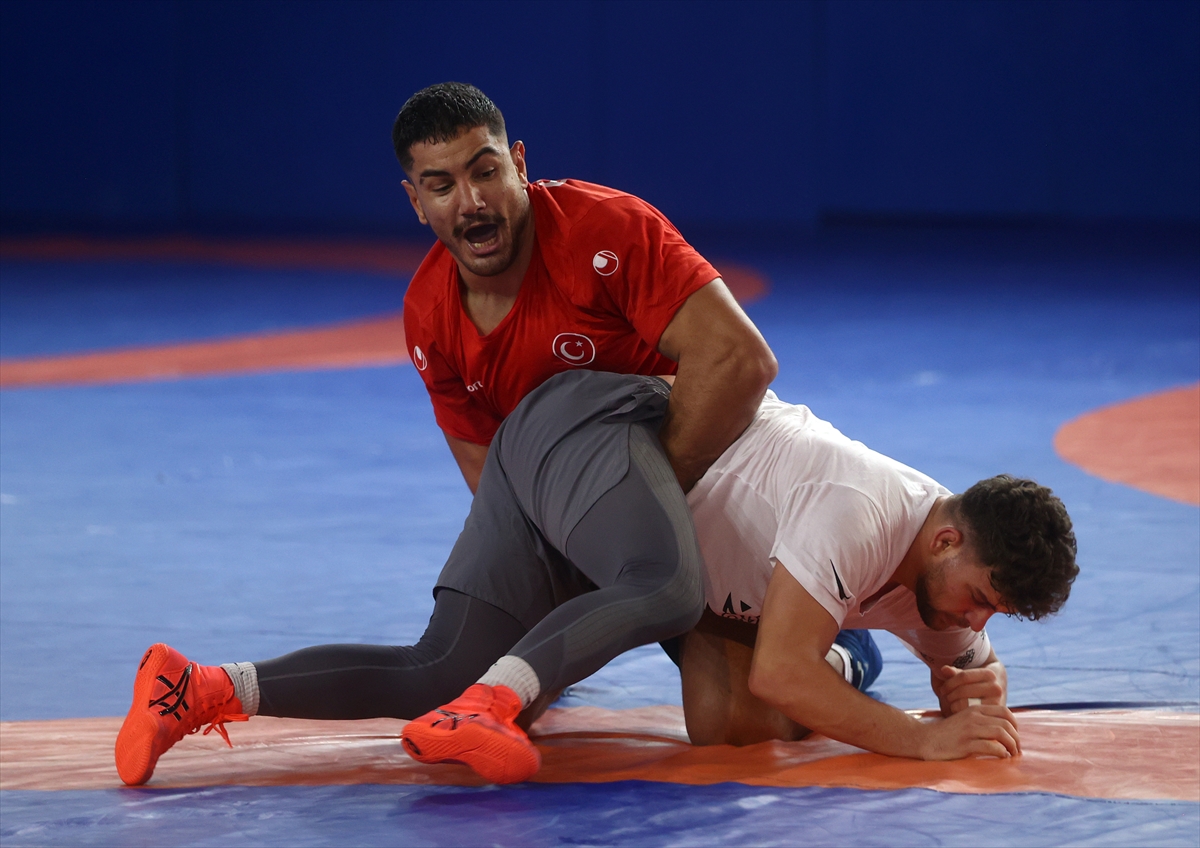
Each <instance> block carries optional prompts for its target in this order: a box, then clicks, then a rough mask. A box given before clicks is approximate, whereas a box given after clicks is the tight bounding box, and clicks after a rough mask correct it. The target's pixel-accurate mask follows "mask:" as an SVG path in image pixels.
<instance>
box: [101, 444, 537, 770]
mask: <svg viewBox="0 0 1200 848" xmlns="http://www.w3.org/2000/svg"><path fill="white" fill-rule="evenodd" d="M540 555H541V550H540V548H539V545H538V538H537V536H536V532H535V531H533V530H532V529H531V528H530V526H529V524H528V521H527V520H526V519H525V517H524V515H523V514H522V513H521V511H520V508H519V507H518V505H517V504H516V502H515V499H514V498H513V496H512V493H511V490H510V489H508V488H507V484H506V481H505V480H504V479H503V475H502V473H500V472H499V469H498V467H497V466H496V464H495V462H494V460H493V458H492V457H491V456H490V455H489V460H488V463H487V465H486V466H485V468H484V474H483V477H482V478H481V480H480V485H479V495H477V497H476V498H475V500H474V502H473V503H472V507H471V514H470V515H469V516H468V519H467V522H466V524H465V525H464V527H463V532H462V533H461V534H460V535H459V538H458V541H457V542H456V544H455V547H454V550H453V551H452V552H451V555H450V560H449V562H448V563H447V568H448V569H449V568H450V567H451V566H455V567H457V568H458V573H459V574H460V575H466V576H467V577H469V576H470V575H471V573H473V572H483V573H485V574H486V573H488V572H491V573H494V574H495V573H499V574H502V575H503V576H504V577H505V578H507V579H508V580H509V581H510V583H511V584H512V586H513V587H519V589H520V591H521V593H522V594H523V597H522V598H520V600H521V602H522V603H523V604H525V606H526V608H529V609H536V610H549V609H551V608H552V607H553V598H552V597H543V595H546V593H547V584H546V583H545V581H544V580H543V581H542V582H538V580H537V578H538V577H539V576H540V575H543V576H544V574H545V571H546V564H545V563H544V562H542V561H541V559H540V558H539V557H540ZM464 557H468V558H469V559H468V560H466V561H464V559H463V558H464ZM444 574H445V571H444V572H443V575H444ZM467 582H468V583H469V582H470V580H468V581H467ZM480 587H481V588H485V589H488V590H489V591H490V590H493V589H495V584H494V583H487V581H484V582H483V583H481V584H480ZM515 591H517V589H516V588H514V589H513V590H511V591H510V594H512V593H513V592H515ZM492 600H494V599H493V598H492V596H491V595H487V594H485V595H483V596H481V595H478V594H473V593H472V592H471V590H470V588H464V589H463V590H462V591H456V590H455V588H454V587H453V586H449V587H445V586H443V587H441V588H439V589H438V590H437V597H436V600H435V603H434V614H433V616H432V617H431V618H430V623H429V627H428V629H427V631H426V633H425V635H424V636H423V637H422V638H421V640H420V642H418V643H417V644H416V645H414V646H411V647H389V646H375V645H326V646H320V647H316V648H307V649H304V650H301V651H296V652H295V653H292V654H288V655H286V656H284V657H279V658H277V659H274V660H266V661H263V662H258V663H249V662H241V663H229V664H226V665H224V666H201V665H198V664H197V663H193V662H190V661H189V660H188V659H187V658H186V657H184V656H183V655H182V654H180V653H179V652H178V651H175V650H174V649H172V648H169V647H168V646H166V645H155V646H153V647H152V648H151V649H150V650H149V651H147V652H146V654H145V656H144V657H143V658H142V663H141V665H140V666H139V668H138V673H137V677H136V679H135V681H134V699H133V705H132V706H131V707H130V710H129V714H128V715H127V716H126V718H125V722H124V723H123V724H122V726H121V731H120V733H119V735H118V737H117V746H116V760H117V770H118V772H119V774H120V775H121V779H122V780H123V781H125V782H126V783H128V784H131V785H137V784H141V783H145V782H146V781H147V780H149V778H150V776H151V775H152V774H153V772H154V767H155V764H156V763H157V762H158V758H159V757H160V756H162V755H163V754H164V753H166V751H167V750H168V749H170V748H171V746H173V745H174V744H175V743H176V742H178V741H179V740H180V739H182V738H183V737H184V736H185V735H187V734H188V733H191V732H194V731H195V730H198V729H199V728H200V727H201V726H202V725H204V724H210V727H209V730H211V729H213V728H216V729H217V730H218V731H219V732H220V733H221V735H222V736H224V737H225V739H226V741H227V742H228V741H229V740H228V736H226V734H225V731H224V728H223V727H222V723H223V722H225V721H237V720H245V718H246V717H248V716H249V715H254V714H259V713H261V714H263V715H276V716H288V717H293V718H321V719H357V718H377V717H395V718H414V717H416V716H419V715H421V714H423V713H425V712H427V711H428V710H430V709H432V708H434V707H436V706H438V705H439V704H442V703H445V702H446V701H447V700H449V699H450V698H452V697H454V696H455V695H457V694H459V693H460V692H462V691H463V689H464V688H465V687H466V686H468V685H469V684H470V683H471V682H472V681H474V680H476V679H477V678H478V677H479V675H480V674H482V673H484V672H485V671H486V670H487V669H488V668H489V667H490V666H491V665H492V663H494V662H495V660H496V659H497V658H498V657H500V656H502V655H503V654H504V653H505V651H507V650H508V649H509V648H510V647H511V646H512V645H513V644H514V643H516V642H517V641H518V640H519V639H520V638H521V636H523V635H524V634H525V632H526V629H527V628H526V627H525V625H524V624H522V622H521V621H520V620H519V619H518V618H517V616H516V615H514V614H512V613H510V612H507V611H506V610H505V609H504V608H502V607H500V606H497V605H496V604H495V603H492ZM485 601H486V602H485ZM205 732H206V733H207V732H208V731H205ZM526 744H527V743H526Z"/></svg>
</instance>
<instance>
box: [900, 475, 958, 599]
mask: <svg viewBox="0 0 1200 848" xmlns="http://www.w3.org/2000/svg"><path fill="white" fill-rule="evenodd" d="M945 504H946V498H944V497H940V498H938V499H937V500H936V501H934V502H933V506H932V507H930V508H929V513H928V515H926V516H925V521H924V523H922V524H921V529H920V530H918V531H917V537H916V538H915V539H913V541H912V544H911V545H909V546H908V550H907V551H906V552H905V554H904V558H903V559H901V560H900V564H899V565H898V566H896V570H895V571H893V572H892V576H891V577H890V578H889V579H888V585H890V586H893V587H894V586H896V585H900V586H903V587H904V588H905V589H908V591H910V592H915V591H916V589H917V578H918V577H919V576H920V575H921V572H922V571H923V570H924V568H925V559H926V556H925V555H926V553H927V552H928V550H929V545H930V541H931V539H932V538H933V534H934V533H936V532H937V528H938V526H939V525H940V523H941V521H942V518H943V515H942V513H943V511H944V510H945Z"/></svg>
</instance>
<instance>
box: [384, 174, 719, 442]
mask: <svg viewBox="0 0 1200 848" xmlns="http://www.w3.org/2000/svg"><path fill="white" fill-rule="evenodd" d="M528 193H529V199H530V202H531V205H532V208H533V215H534V218H535V220H536V221H537V236H536V238H535V244H534V249H533V255H532V257H531V259H530V263H529V268H528V270H526V272H525V279H524V280H523V281H522V284H521V289H520V292H519V293H518V295H517V299H516V302H515V303H514V304H513V306H512V309H511V310H510V311H509V313H508V314H507V315H506V316H505V317H504V319H503V320H502V321H501V322H500V323H499V324H498V325H497V326H496V328H495V329H494V330H492V331H491V332H490V333H488V334H486V335H484V334H482V333H480V332H479V330H478V328H476V326H475V325H474V324H473V323H471V320H470V319H469V318H468V317H467V315H466V312H465V311H464V309H463V304H462V298H461V294H460V291H459V286H458V265H457V263H456V262H455V261H454V257H453V256H452V255H451V254H450V251H448V250H447V249H446V247H445V245H443V244H442V243H441V242H439V243H438V244H437V245H435V246H434V247H433V249H432V250H430V251H429V255H428V256H427V257H426V258H425V261H424V263H422V265H421V268H420V270H418V271H417V274H416V276H415V277H413V281H412V284H411V285H410V286H409V288H408V293H407V295H405V298H404V330H405V335H406V337H407V341H408V347H409V352H410V354H411V356H412V360H413V362H414V363H415V364H416V366H417V370H418V371H420V372H421V377H422V379H423V380H424V381H425V385H426V387H427V388H428V389H429V396H430V397H431V398H432V400H433V406H434V411H435V413H436V415H437V422H438V425H439V426H440V427H441V428H442V430H443V431H445V432H446V433H447V434H448V435H450V436H454V437H455V438H458V439H463V440H465V441H468V442H473V443H476V444H480V445H484V444H488V443H489V442H491V440H492V436H493V435H494V434H495V432H496V428H497V427H499V426H500V422H501V421H502V420H503V419H504V418H505V416H507V415H508V414H509V413H510V412H512V411H513V409H514V408H515V407H516V405H517V404H518V403H520V401H521V398H523V397H525V395H526V394H527V393H528V392H529V391H530V390H531V389H533V388H535V387H537V386H538V385H540V384H541V383H542V381H544V380H545V379H547V378H548V377H551V376H553V375H554V374H557V373H559V372H561V371H569V370H571V369H574V368H589V369H593V370H597V371H616V372H621V373H628V374H674V373H675V363H674V362H672V361H671V360H670V359H668V358H666V357H665V356H663V355H662V354H661V353H659V352H658V350H657V349H656V346H657V344H658V340H659V338H660V337H661V336H662V334H663V330H665V329H666V327H667V325H668V324H670V323H671V319H672V318H674V317H675V313H676V312H677V311H678V310H679V307H680V306H682V305H683V303H684V301H686V300H687V299H688V297H690V296H691V295H692V294H693V293H694V292H696V291H697V290H698V289H700V288H702V287H703V286H705V285H707V284H708V283H710V282H712V281H713V280H715V279H716V278H717V277H718V274H717V272H716V270H715V269H714V268H713V267H712V266H711V265H709V264H708V262H706V261H705V260H704V259H703V258H702V257H701V256H700V254H698V253H697V252H696V251H695V250H693V249H692V247H691V246H690V245H688V243H687V242H685V241H684V240H683V237H682V236H681V235H680V234H679V232H678V231H677V230H676V229H675V228H674V227H673V226H672V225H671V223H670V222H669V221H668V220H667V219H666V218H664V217H663V216H662V215H661V214H660V213H659V212H658V211H657V210H655V209H654V208H653V207H651V206H650V205H649V204H647V203H645V202H643V201H641V200H639V199H637V198H636V197H633V196H632V195H628V194H624V193H622V192H619V191H614V190H612V189H608V188H603V187H601V186H596V185H591V184H589V183H583V182H578V181H575V180H566V181H563V180H555V181H542V182H537V183H533V184H531V185H530V186H529V187H528Z"/></svg>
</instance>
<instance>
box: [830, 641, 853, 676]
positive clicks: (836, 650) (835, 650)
mask: <svg viewBox="0 0 1200 848" xmlns="http://www.w3.org/2000/svg"><path fill="white" fill-rule="evenodd" d="M830 654H835V655H836V656H837V658H838V659H839V660H841V663H842V668H841V671H842V677H844V678H845V680H846V682H847V683H853V682H854V666H852V665H851V664H850V652H849V651H847V650H846V649H845V648H843V647H842V646H841V645H839V644H838V643H837V642H834V643H833V644H832V645H830V646H829V653H828V654H826V655H825V662H827V663H829V664H830V665H831V666H833V668H834V671H837V663H836V662H834V661H833V657H832V656H830Z"/></svg>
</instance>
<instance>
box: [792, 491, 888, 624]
mask: <svg viewBox="0 0 1200 848" xmlns="http://www.w3.org/2000/svg"><path fill="white" fill-rule="evenodd" d="M882 526H883V522H882V520H881V518H880V516H879V514H878V512H877V510H876V508H875V505H874V504H873V503H872V502H871V500H870V499H869V498H867V497H866V496H865V495H863V494H861V493H860V492H858V491H857V490H855V489H853V488H850V487H848V486H844V485H837V484H833V483H821V484H818V485H815V486H801V487H798V488H797V489H796V490H795V491H793V492H792V493H791V495H790V497H789V499H788V503H787V504H786V505H785V508H784V509H783V510H782V515H781V518H780V522H779V533H778V536H777V538H776V540H775V545H774V547H773V548H772V550H771V558H772V559H773V560H774V561H775V562H776V563H778V564H781V565H783V567H784V568H786V569H787V570H788V572H790V573H791V575H792V576H793V577H795V578H796V580H797V582H799V583H800V585H801V586H803V587H804V588H805V590H806V591H807V592H808V593H809V594H810V595H812V596H813V598H815V599H816V601H817V603H819V604H820V605H821V606H822V607H824V608H825V610H826V612H828V613H829V614H830V615H831V616H832V617H833V620H834V621H836V622H837V623H838V626H839V627H840V626H841V624H842V622H843V621H844V620H845V618H846V615H847V614H848V612H849V611H850V610H851V609H856V608H857V606H858V604H859V602H860V601H862V599H863V598H865V597H867V596H868V595H869V594H870V593H871V592H873V591H874V590H875V589H876V588H877V587H878V585H879V584H880V583H881V582H882V579H881V578H882V577H885V576H886V575H880V574H878V573H877V572H879V571H880V570H881V569H883V570H886V561H887V551H886V542H885V541H884V540H883V539H882V538H881V531H880V528H881V527H882Z"/></svg>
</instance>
